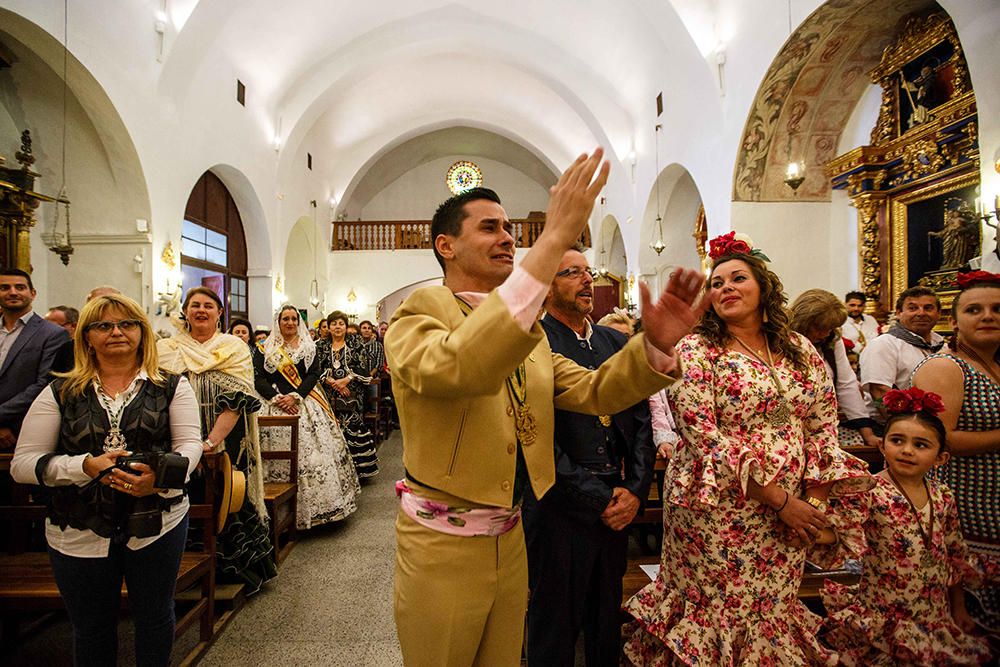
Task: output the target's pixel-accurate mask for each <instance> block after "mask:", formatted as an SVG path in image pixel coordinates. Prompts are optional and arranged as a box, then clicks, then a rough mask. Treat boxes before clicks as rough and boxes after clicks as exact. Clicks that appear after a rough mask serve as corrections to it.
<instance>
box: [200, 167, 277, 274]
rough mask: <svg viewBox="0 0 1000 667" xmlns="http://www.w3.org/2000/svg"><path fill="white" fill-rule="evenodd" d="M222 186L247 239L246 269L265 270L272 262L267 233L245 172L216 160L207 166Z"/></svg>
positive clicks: (259, 204) (269, 236)
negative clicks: (236, 213)
mask: <svg viewBox="0 0 1000 667" xmlns="http://www.w3.org/2000/svg"><path fill="white" fill-rule="evenodd" d="M208 171H210V172H212V173H213V174H215V175H216V176H218V177H219V180H220V181H222V183H223V184H224V185H225V186H226V189H227V190H229V194H230V195H232V197H233V201H235V202H236V208H238V209H239V211H240V219H241V220H242V222H243V233H244V234H245V235H246V239H247V271H248V272H249V273H250V274H253V273H254V272H255V271H261V270H269V269H270V268H271V266H273V264H272V261H273V259H272V253H273V250H272V247H271V233H270V231H269V230H268V226H267V217H266V216H265V214H264V205H263V204H262V203H261V200H260V197H259V196H258V195H257V190H256V189H255V188H254V186H253V183H251V182H250V179H249V178H247V176H246V174H244V173H243V172H242V171H240V170H239V169H238V168H236V167H234V166H232V165H229V164H216V165H214V166H212V167H211V168H209V169H208Z"/></svg>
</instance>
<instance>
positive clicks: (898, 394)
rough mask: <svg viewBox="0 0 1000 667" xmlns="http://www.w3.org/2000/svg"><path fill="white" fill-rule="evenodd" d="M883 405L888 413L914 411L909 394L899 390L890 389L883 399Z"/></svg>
mask: <svg viewBox="0 0 1000 667" xmlns="http://www.w3.org/2000/svg"><path fill="white" fill-rule="evenodd" d="M882 405H883V406H884V407H885V411H886V412H892V413H896V412H909V411H910V410H911V409H912V408H911V407H910V396H909V394H907V393H906V392H903V391H900V390H898V389H890V390H889V391H887V392H885V396H883V397H882Z"/></svg>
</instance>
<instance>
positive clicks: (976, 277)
mask: <svg viewBox="0 0 1000 667" xmlns="http://www.w3.org/2000/svg"><path fill="white" fill-rule="evenodd" d="M955 283H956V284H957V285H958V288H959V289H967V288H969V287H971V286H973V285H976V284H978V283H992V284H1000V274H997V273H990V272H989V271H966V272H964V273H959V274H958V275H956V276H955Z"/></svg>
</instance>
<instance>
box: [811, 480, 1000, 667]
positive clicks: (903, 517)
mask: <svg viewBox="0 0 1000 667" xmlns="http://www.w3.org/2000/svg"><path fill="white" fill-rule="evenodd" d="M875 479H876V482H877V483H876V485H875V488H874V489H873V490H872V491H871V492H870V493H866V494H860V495H856V496H850V497H844V498H838V499H835V500H833V501H831V504H830V511H831V513H830V517H831V522H832V523H833V524H834V525H835V527H836V529H837V534H838V536H839V537H840V547H841V548H838V549H829V548H826V549H818V550H816V552H815V553H814V554H811V555H812V557H813V559H814V560H818V561H820V562H821V563H822V564H824V565H834V564H836V560H837V555H842V554H843V552H844V550H846V551H847V552H849V553H851V554H857V555H860V556H861V558H862V562H863V570H862V575H861V581H860V582H859V584H858V585H857V586H845V585H843V584H838V583H835V582H831V581H827V582H826V584H825V586H824V588H823V592H822V596H823V604H824V605H825V606H826V609H827V611H828V616H827V619H826V621H825V622H824V630H825V633H824V639H825V640H826V641H827V643H828V644H830V645H831V646H833V647H834V648H836V649H837V650H838V651H839V652H840V659H841V662H842V664H844V665H847V666H848V667H851V666H854V665H857V666H859V667H860V666H862V665H865V666H867V665H885V666H886V667H888V666H890V665H891V666H896V665H981V664H988V663H989V661H990V659H991V656H990V647H989V645H988V644H987V643H986V641H985V640H984V639H982V638H981V637H976V636H973V635H970V634H966V633H965V632H963V631H962V630H961V628H959V627H958V626H957V625H956V624H955V622H954V620H953V619H952V616H951V608H950V604H949V601H948V588H949V587H950V586H953V585H955V584H959V583H961V584H964V585H970V586H978V585H980V584H981V583H982V581H983V575H984V571H983V570H982V566H981V564H980V563H979V561H978V560H977V559H975V557H974V556H972V555H970V552H969V550H968V549H967V548H966V545H965V542H964V540H963V539H962V533H961V530H960V529H959V524H958V511H957V510H956V507H955V498H954V496H953V495H952V493H951V492H950V491H949V490H948V488H947V487H946V486H944V485H943V484H940V483H938V482H935V481H933V480H928V491H929V492H930V493H929V496H930V499H929V501H928V505H925V506H924V507H923V508H921V510H920V517H919V518H918V516H917V515H915V514H914V509H913V508H912V507H911V506H910V502H909V501H908V500H907V499H906V496H904V495H903V494H902V493H901V492H900V491H899V490H898V489H897V488H896V486H895V485H894V484H893V483H892V481H891V480H889V479H886V478H884V477H882V476H881V475H878V476H876V478H875ZM918 521H919V522H921V523H919V524H918ZM921 526H922V527H923V531H922V530H921ZM925 535H926V536H927V538H926V539H927V540H928V542H925V537H924V536H925ZM838 552H839V553H838ZM993 576H994V577H995V576H996V573H993Z"/></svg>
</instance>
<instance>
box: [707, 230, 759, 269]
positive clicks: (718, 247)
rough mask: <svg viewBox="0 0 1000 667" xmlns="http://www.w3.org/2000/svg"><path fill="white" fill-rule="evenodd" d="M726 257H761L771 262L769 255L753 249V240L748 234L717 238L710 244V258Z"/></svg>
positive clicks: (731, 233) (734, 233)
mask: <svg viewBox="0 0 1000 667" xmlns="http://www.w3.org/2000/svg"><path fill="white" fill-rule="evenodd" d="M725 255H753V256H754V257H760V258H761V259H762V260H764V261H765V262H770V261H771V259H770V258H769V257H768V256H767V255H765V254H764V253H762V252H761V251H760V250H758V249H757V248H754V247H753V240H751V238H750V237H749V236H747V235H746V234H739V235H737V234H736V232H729V233H728V234H723V235H722V236H716V237H715V238H714V239H712V240H711V241H709V242H708V256H709V257H711V258H712V259H719V258H720V257H723V256H725Z"/></svg>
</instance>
